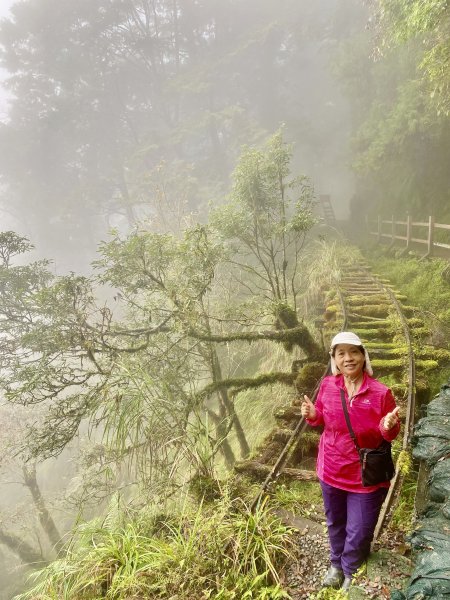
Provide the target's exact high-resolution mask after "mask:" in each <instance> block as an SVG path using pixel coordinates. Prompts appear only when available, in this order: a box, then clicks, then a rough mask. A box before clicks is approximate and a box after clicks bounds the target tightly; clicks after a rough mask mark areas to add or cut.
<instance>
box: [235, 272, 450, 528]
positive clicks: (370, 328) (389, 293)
mask: <svg viewBox="0 0 450 600" xmlns="http://www.w3.org/2000/svg"><path fill="white" fill-rule="evenodd" d="M405 302H406V298H405V297H402V296H401V295H400V294H398V293H396V292H394V290H393V289H392V287H391V286H390V285H389V282H387V281H384V280H383V279H380V278H378V277H376V276H374V275H372V274H371V273H370V270H369V269H368V268H367V267H366V266H365V265H362V264H361V265H357V266H353V267H351V268H348V269H346V270H345V271H343V272H342V275H341V278H340V281H339V285H338V287H337V288H336V290H335V292H334V294H333V295H332V296H331V298H330V300H329V303H328V306H327V307H326V310H325V324H324V338H326V340H327V342H328V341H329V340H330V339H331V337H332V336H333V335H334V334H335V333H337V332H338V331H342V330H351V331H354V332H355V333H357V334H358V335H359V336H360V337H361V339H362V340H363V342H364V344H365V346H366V347H367V349H368V351H369V354H370V356H371V363H372V366H373V368H374V372H375V375H376V377H377V378H378V379H381V380H384V381H385V382H386V383H387V384H388V385H389V386H390V387H391V389H392V390H393V392H394V394H395V396H396V399H397V403H398V404H399V405H400V408H401V417H402V433H403V435H402V434H401V435H402V438H401V446H400V447H399V444H398V442H397V443H396V446H395V454H396V456H397V463H396V473H395V476H394V478H393V480H392V484H391V487H390V490H389V494H388V496H387V498H386V502H385V504H384V506H383V509H382V511H381V514H380V518H379V521H378V524H377V528H376V531H375V538H376V537H378V536H379V535H380V534H381V533H382V531H383V530H385V529H386V528H387V527H388V525H389V522H390V519H391V518H392V515H393V512H394V508H395V505H396V502H397V500H398V497H399V493H400V490H401V486H402V482H403V480H404V473H405V468H404V465H405V464H407V462H408V458H407V457H408V456H409V447H410V441H411V436H412V433H413V427H414V421H415V415H416V396H417V394H416V392H418V394H419V395H420V394H422V395H423V396H424V397H425V396H426V395H427V384H426V376H425V373H426V372H428V371H430V370H433V369H436V368H438V367H439V360H438V359H436V352H435V351H434V348H433V347H432V346H426V345H424V344H420V355H419V356H418V357H416V356H415V351H414V344H413V340H415V341H416V342H417V341H418V340H420V339H421V338H423V337H425V336H426V335H427V328H426V325H425V324H424V322H423V320H422V319H421V318H420V317H417V316H416V314H417V313H418V311H416V310H415V308H414V307H411V306H408V305H406V304H405ZM327 342H326V343H327ZM446 360H448V357H446ZM328 369H329V367H327V368H325V365H324V371H323V373H322V375H325V374H327V373H328ZM416 369H417V371H418V373H419V377H417V376H416ZM320 379H321V378H319V380H318V381H317V384H316V386H315V389H314V391H312V390H304V391H300V390H299V394H298V398H297V399H296V401H294V403H293V405H292V406H288V407H286V408H285V409H282V410H279V411H278V412H277V413H276V415H275V416H276V418H277V422H278V426H277V427H276V429H275V430H274V431H273V432H272V433H271V434H270V435H269V436H268V438H266V440H265V442H264V443H263V444H262V446H261V448H260V449H259V453H258V454H257V457H256V458H255V459H254V460H252V461H245V462H243V463H240V464H238V465H237V466H236V470H237V471H238V472H248V473H251V474H252V475H254V476H255V475H256V476H257V477H259V478H260V479H262V480H263V483H262V485H261V487H260V490H259V493H258V494H257V495H256V497H255V498H254V501H253V504H252V508H254V507H256V506H257V505H258V503H259V502H260V500H261V498H262V497H263V496H265V495H266V494H267V493H268V492H269V490H270V488H271V487H272V486H274V484H275V483H276V482H277V481H278V480H279V479H280V478H282V479H284V480H285V479H288V480H300V481H308V480H309V481H310V480H316V479H317V477H316V474H315V471H314V470H313V465H312V461H311V455H310V458H309V460H307V461H306V465H307V468H304V467H305V464H304V463H305V461H304V460H302V459H300V460H299V456H303V452H302V450H301V448H302V437H304V434H305V432H307V431H308V429H309V426H308V425H307V423H306V422H305V421H304V420H303V418H302V417H301V414H300V406H299V404H300V402H301V398H302V397H303V393H308V394H309V395H310V396H312V398H313V401H314V399H315V397H316V395H317V392H318V388H319V385H320ZM313 453H314V451H313Z"/></svg>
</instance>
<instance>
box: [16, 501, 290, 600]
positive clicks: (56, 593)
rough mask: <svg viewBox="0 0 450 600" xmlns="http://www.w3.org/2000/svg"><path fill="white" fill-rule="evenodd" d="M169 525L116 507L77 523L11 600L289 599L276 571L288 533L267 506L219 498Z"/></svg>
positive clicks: (287, 552)
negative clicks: (61, 552) (63, 545)
mask: <svg viewBox="0 0 450 600" xmlns="http://www.w3.org/2000/svg"><path fill="white" fill-rule="evenodd" d="M115 502H116V503H117V499H116V500H115ZM174 521H175V517H174V516H172V517H171V520H170V521H169V522H167V521H163V520H161V519H160V520H158V521H155V519H154V518H150V517H149V516H148V515H147V514H146V511H143V512H141V513H139V514H138V515H136V516H135V517H134V518H132V516H130V515H127V511H126V509H125V507H124V506H119V509H118V506H117V504H116V506H115V507H114V508H113V509H112V510H110V512H109V514H108V515H107V516H106V517H105V518H103V519H97V520H95V521H92V522H90V523H87V524H85V525H82V526H80V527H79V528H78V529H77V530H76V531H75V533H74V536H73V538H72V540H71V542H70V544H69V546H68V548H67V552H66V555H65V557H64V558H63V559H60V560H58V561H55V562H53V563H52V564H51V565H50V566H49V567H47V568H45V569H44V570H42V571H41V572H39V573H37V574H35V575H34V576H33V579H34V580H35V581H36V582H37V583H35V585H34V587H33V588H32V589H31V590H30V591H29V592H27V593H25V594H22V595H20V596H18V598H17V600H31V599H33V600H55V599H56V598H58V600H63V599H64V600H81V599H88V598H89V599H94V598H99V597H102V598H110V599H115V600H119V599H125V598H131V597H133V598H137V597H146V598H172V599H173V600H192V598H198V599H199V600H200V599H205V600H206V599H208V598H215V599H217V600H219V599H220V600H232V599H236V600H237V599H238V598H239V599H243V598H248V599H255V600H278V599H281V598H288V597H289V596H288V595H287V594H286V593H285V592H283V590H282V588H281V586H280V581H279V576H278V572H279V568H280V567H281V566H282V565H283V564H284V562H285V561H286V560H287V559H288V558H289V556H290V549H291V536H290V530H289V529H288V528H287V527H285V526H284V525H282V524H281V523H280V522H279V520H278V519H277V518H276V517H275V516H274V515H273V513H272V511H271V508H270V505H269V504H268V502H267V501H264V502H263V503H262V504H261V505H260V506H258V507H257V508H256V510H255V511H254V512H250V510H249V508H248V507H247V506H246V505H245V504H244V503H243V502H242V501H241V500H240V499H234V500H233V499H232V498H230V497H229V496H228V495H227V494H226V493H224V494H223V495H222V498H221V500H219V501H216V502H214V503H213V504H211V505H202V504H200V506H199V507H198V509H197V510H195V509H194V511H192V510H188V509H186V510H185V512H184V513H183V514H181V515H180V516H179V517H178V521H177V522H174Z"/></svg>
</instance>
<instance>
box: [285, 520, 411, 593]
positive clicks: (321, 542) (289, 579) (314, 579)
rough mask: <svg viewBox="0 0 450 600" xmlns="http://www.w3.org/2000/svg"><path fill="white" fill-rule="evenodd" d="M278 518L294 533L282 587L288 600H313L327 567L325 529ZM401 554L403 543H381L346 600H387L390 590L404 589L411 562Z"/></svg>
mask: <svg viewBox="0 0 450 600" xmlns="http://www.w3.org/2000/svg"><path fill="white" fill-rule="evenodd" d="M280 516H282V518H283V521H285V522H286V523H288V524H289V525H291V526H293V527H295V528H296V530H297V531H296V533H295V541H296V544H295V545H296V555H295V556H294V560H293V561H291V562H290V563H289V564H288V565H287V566H286V568H285V571H284V573H283V584H284V587H285V588H286V589H287V591H288V592H289V594H290V595H291V597H292V600H313V599H315V598H316V596H317V594H318V592H319V590H320V589H321V583H322V580H323V577H324V575H325V573H326V571H327V569H328V566H329V546H328V536H327V534H326V530H325V527H324V525H323V524H320V523H317V522H315V521H310V520H309V519H306V518H302V517H295V516H293V515H289V514H288V513H285V514H284V515H280ZM399 550H400V553H399ZM403 551H404V540H403V539H399V538H396V536H395V535H394V536H393V535H392V534H390V536H389V539H386V538H385V539H384V540H383V539H381V540H380V544H379V545H377V547H375V552H374V553H373V554H372V555H371V557H370V559H369V561H368V564H367V573H366V575H365V576H363V577H359V579H358V581H357V582H356V583H355V586H354V587H352V589H351V591H350V599H355V600H356V599H369V598H370V599H377V600H388V599H389V598H390V595H391V592H392V591H393V590H395V589H402V588H404V587H405V585H406V582H407V580H408V577H409V575H410V572H411V561H410V559H409V558H407V557H405V556H403V555H402V553H403Z"/></svg>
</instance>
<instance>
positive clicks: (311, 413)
mask: <svg viewBox="0 0 450 600" xmlns="http://www.w3.org/2000/svg"><path fill="white" fill-rule="evenodd" d="M303 398H304V400H303V402H302V406H301V412H302V417H304V418H305V419H311V421H314V419H315V418H316V414H317V411H316V409H315V408H314V404H313V403H312V402H311V400H310V399H309V398H308V396H306V395H305V396H303Z"/></svg>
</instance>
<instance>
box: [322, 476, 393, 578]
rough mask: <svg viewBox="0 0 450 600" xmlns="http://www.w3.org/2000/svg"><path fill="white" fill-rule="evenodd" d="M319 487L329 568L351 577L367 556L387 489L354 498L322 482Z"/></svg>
mask: <svg viewBox="0 0 450 600" xmlns="http://www.w3.org/2000/svg"><path fill="white" fill-rule="evenodd" d="M320 485H321V487H322V496H323V502H324V505H325V515H326V518H327V527H328V537H329V540H330V560H331V564H332V565H333V566H334V567H337V568H338V569H342V570H343V571H344V574H345V575H346V576H347V577H350V576H351V575H353V574H354V573H356V571H357V570H358V569H359V567H360V566H361V564H362V563H363V562H364V560H365V559H366V558H367V556H368V555H369V552H370V544H371V542H372V539H373V532H374V531H375V526H376V524H377V520H378V515H379V514H380V509H381V505H382V504H383V501H384V499H385V498H386V494H387V489H386V488H379V489H378V490H375V491H374V492H369V493H368V494H365V493H363V494H356V493H355V492H346V491H345V490H340V489H339V488H335V487H333V486H331V485H328V484H327V483H324V482H323V481H321V482H320Z"/></svg>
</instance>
